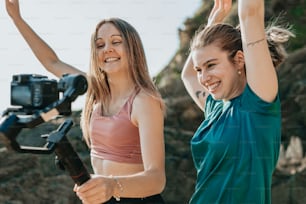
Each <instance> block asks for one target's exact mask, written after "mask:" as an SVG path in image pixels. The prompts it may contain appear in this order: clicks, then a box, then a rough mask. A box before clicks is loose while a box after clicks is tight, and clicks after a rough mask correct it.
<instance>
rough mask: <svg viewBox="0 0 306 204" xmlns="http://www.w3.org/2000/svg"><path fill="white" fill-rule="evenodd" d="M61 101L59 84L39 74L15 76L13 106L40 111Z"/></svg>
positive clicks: (12, 94)
mask: <svg viewBox="0 0 306 204" xmlns="http://www.w3.org/2000/svg"><path fill="white" fill-rule="evenodd" d="M58 99H59V90H58V83H57V81H56V80H52V79H48V78H47V77H46V76H42V75H37V74H20V75H13V77H12V82H11V105H15V106H22V107H23V108H25V109H40V108H44V107H46V106H47V105H49V104H51V103H53V102H54V101H57V100H58Z"/></svg>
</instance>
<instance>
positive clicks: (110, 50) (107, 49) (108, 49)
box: [104, 45, 114, 53]
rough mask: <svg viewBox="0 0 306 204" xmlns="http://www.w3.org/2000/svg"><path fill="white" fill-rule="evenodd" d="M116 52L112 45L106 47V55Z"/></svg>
mask: <svg viewBox="0 0 306 204" xmlns="http://www.w3.org/2000/svg"><path fill="white" fill-rule="evenodd" d="M110 52H114V48H113V47H112V46H111V45H105V47H104V53H110Z"/></svg>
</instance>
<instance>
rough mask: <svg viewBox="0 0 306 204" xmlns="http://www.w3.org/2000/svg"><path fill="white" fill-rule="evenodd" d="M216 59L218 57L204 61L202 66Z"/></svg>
mask: <svg viewBox="0 0 306 204" xmlns="http://www.w3.org/2000/svg"><path fill="white" fill-rule="evenodd" d="M216 60H217V58H213V59H209V60H207V61H206V62H204V63H203V64H202V66H206V65H207V64H208V63H210V62H212V61H216Z"/></svg>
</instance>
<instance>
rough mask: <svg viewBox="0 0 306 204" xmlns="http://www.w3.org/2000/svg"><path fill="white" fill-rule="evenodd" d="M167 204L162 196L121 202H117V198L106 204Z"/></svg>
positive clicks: (122, 200) (121, 199) (125, 199)
mask: <svg viewBox="0 0 306 204" xmlns="http://www.w3.org/2000/svg"><path fill="white" fill-rule="evenodd" d="M121 203H124V204H165V202H164V200H163V198H162V196H161V195H160V194H157V195H153V196H149V197H145V198H120V201H116V199H115V198H112V199H110V200H109V201H107V202H106V203H105V204H121Z"/></svg>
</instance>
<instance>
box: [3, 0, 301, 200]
mask: <svg viewBox="0 0 306 204" xmlns="http://www.w3.org/2000/svg"><path fill="white" fill-rule="evenodd" d="M212 3H213V1H208V0H203V6H202V7H201V8H199V10H198V12H197V13H196V14H195V15H194V16H193V17H192V18H190V19H187V20H186V21H185V25H184V28H181V29H180V30H179V31H178V35H179V36H180V48H179V50H178V51H177V53H176V54H175V55H174V57H173V59H172V60H171V61H170V63H169V65H168V66H167V67H165V68H164V69H163V70H162V71H161V72H160V73H159V74H158V75H157V76H156V77H155V80H156V83H157V86H158V87H159V89H160V91H161V93H162V96H163V98H164V99H165V102H166V105H167V117H166V120H165V142H166V171H167V186H166V188H165V191H164V192H163V196H164V198H165V200H166V201H167V203H169V204H183V203H187V202H188V199H189V198H190V196H191V194H192V192H193V189H194V183H195V178H196V172H195V170H194V167H193V162H192V158H191V155H190V149H189V141H190V139H191V137H192V135H193V132H194V131H195V130H196V128H197V127H198V125H199V124H200V122H201V121H202V119H203V114H202V112H201V111H200V110H199V109H198V108H197V107H196V105H195V104H194V103H193V102H192V100H191V98H190V97H189V96H188V95H187V92H186V91H185V88H184V87H183V84H182V82H181V79H180V73H181V70H182V67H183V64H184V61H185V60H186V58H187V55H188V46H189V41H190V39H191V37H192V36H193V34H194V32H195V30H196V29H197V28H198V26H199V25H200V24H201V23H202V22H203V19H206V18H207V16H208V13H209V11H210V8H211V7H212ZM266 3H267V5H266V8H267V9H266V10H267V19H269V18H270V17H271V16H273V15H277V14H278V13H279V12H280V11H287V13H286V14H285V19H286V20H287V19H288V22H289V23H291V24H293V28H294V30H296V34H297V37H296V39H294V40H293V41H291V43H290V44H289V45H288V50H289V56H288V59H287V60H286V62H285V63H284V64H283V65H282V66H281V67H280V69H279V70H278V75H279V79H280V81H279V82H280V96H281V100H282V110H283V119H282V125H283V129H282V148H281V155H280V159H279V163H278V167H277V170H276V171H275V173H274V175H273V185H272V203H275V204H276V203H277V204H287V203H288V204H289V203H295V204H302V203H306V195H305V192H306V179H305V178H306V177H305V174H306V170H305V168H306V158H305V153H304V152H305V149H306V142H305V141H306V134H305V132H306V108H305V107H306V104H305V103H306V47H304V45H305V44H306V38H305V37H303V36H302V35H304V36H305V33H306V29H305V26H304V25H305V24H306V2H305V1H299V0H271V1H266ZM296 5H299V6H298V7H296ZM235 16H236V12H235V10H234V11H233V17H229V18H228V19H227V21H228V22H230V23H236V22H237V19H236V18H235ZM72 117H73V119H74V121H75V125H74V126H73V127H72V129H71V130H70V131H69V132H68V134H67V137H68V139H69V140H70V141H71V143H72V145H73V146H74V147H75V149H76V151H77V152H78V154H79V156H80V157H81V158H82V160H83V161H84V162H85V164H86V166H87V167H88V169H89V171H91V167H90V160H89V151H88V149H87V148H86V146H85V144H84V142H83V141H82V140H81V139H80V138H81V131H80V128H79V112H75V113H74V115H73V116H72ZM58 125H59V121H54V122H53V123H48V124H43V125H41V126H39V127H37V128H35V129H31V130H25V131H24V132H22V134H21V135H20V136H19V137H20V138H21V142H22V143H25V144H33V141H34V142H35V143H36V144H37V145H39V144H41V141H38V139H37V138H39V135H40V134H44V133H48V132H50V131H52V130H54V129H56V128H57V126H58ZM73 185H74V184H73V182H72V180H71V178H70V177H69V176H68V175H67V174H66V173H65V172H63V171H61V170H59V169H58V168H56V166H55V165H54V154H51V155H32V154H18V153H15V152H8V151H6V150H5V148H3V146H1V144H0V203H5V204H23V203H44V204H48V203H50V204H51V203H58V204H60V203H61V204H62V203H71V204H72V203H81V202H80V201H79V200H78V198H77V197H76V196H75V194H74V192H73V191H72V188H73Z"/></svg>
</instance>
